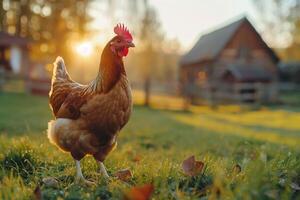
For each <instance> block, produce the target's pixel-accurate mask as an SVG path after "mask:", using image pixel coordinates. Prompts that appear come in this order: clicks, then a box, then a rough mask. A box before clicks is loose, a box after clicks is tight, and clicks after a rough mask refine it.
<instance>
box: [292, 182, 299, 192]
mask: <svg viewBox="0 0 300 200" xmlns="http://www.w3.org/2000/svg"><path fill="white" fill-rule="evenodd" d="M290 186H291V188H292V189H293V190H300V186H299V185H298V184H297V183H291V184H290Z"/></svg>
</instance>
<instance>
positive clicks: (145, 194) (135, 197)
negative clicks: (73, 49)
mask: <svg viewBox="0 0 300 200" xmlns="http://www.w3.org/2000/svg"><path fill="white" fill-rule="evenodd" d="M153 191H154V186H153V185H152V184H147V185H143V186H140V187H133V188H131V189H130V190H129V191H128V192H126V193H125V196H124V199H125V200H148V199H150V197H151V194H152V193H153Z"/></svg>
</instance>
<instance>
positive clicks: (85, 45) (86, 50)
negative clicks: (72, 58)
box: [75, 41, 93, 57]
mask: <svg viewBox="0 0 300 200" xmlns="http://www.w3.org/2000/svg"><path fill="white" fill-rule="evenodd" d="M75 49H76V53H78V54H79V55H81V56H83V57H88V56H90V55H91V54H92V49H93V47H92V44H91V43H90V42H86V41H85V42H80V43H78V44H77V45H76V47H75Z"/></svg>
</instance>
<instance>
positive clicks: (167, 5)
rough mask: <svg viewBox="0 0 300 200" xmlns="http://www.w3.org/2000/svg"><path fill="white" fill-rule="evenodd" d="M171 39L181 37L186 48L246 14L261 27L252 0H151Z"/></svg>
mask: <svg viewBox="0 0 300 200" xmlns="http://www.w3.org/2000/svg"><path fill="white" fill-rule="evenodd" d="M149 2H150V3H151V4H152V5H153V6H154V7H155V8H156V9H157V11H158V15H159V18H160V20H161V24H162V28H163V30H164V31H165V33H166V34H167V37H168V38H177V39H178V40H179V41H180V43H181V44H182V47H183V50H186V49H188V48H190V47H191V46H192V45H193V44H194V43H195V42H196V41H197V40H198V39H199V37H200V36H201V34H203V33H205V32H209V31H211V30H213V29H215V28H218V27H220V26H222V25H225V24H226V23H230V22H232V21H233V20H235V19H238V18H239V17H241V16H243V15H246V16H247V17H248V18H249V20H250V21H251V22H252V23H253V24H254V26H255V27H256V28H257V29H258V31H259V28H260V27H261V24H260V21H259V19H258V17H257V11H256V9H255V7H254V5H253V2H252V0H150V1H149Z"/></svg>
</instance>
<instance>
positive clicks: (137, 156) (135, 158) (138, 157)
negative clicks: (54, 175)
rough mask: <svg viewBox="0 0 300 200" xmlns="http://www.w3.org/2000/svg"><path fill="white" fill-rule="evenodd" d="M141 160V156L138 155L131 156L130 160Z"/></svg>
mask: <svg viewBox="0 0 300 200" xmlns="http://www.w3.org/2000/svg"><path fill="white" fill-rule="evenodd" d="M141 160H142V157H141V156H140V155H135V156H134V157H133V158H132V161H133V162H139V161H141Z"/></svg>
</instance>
